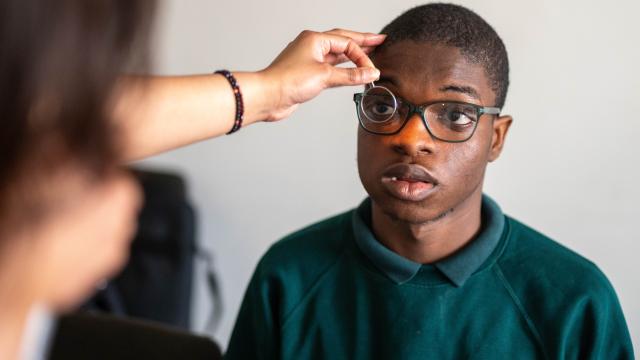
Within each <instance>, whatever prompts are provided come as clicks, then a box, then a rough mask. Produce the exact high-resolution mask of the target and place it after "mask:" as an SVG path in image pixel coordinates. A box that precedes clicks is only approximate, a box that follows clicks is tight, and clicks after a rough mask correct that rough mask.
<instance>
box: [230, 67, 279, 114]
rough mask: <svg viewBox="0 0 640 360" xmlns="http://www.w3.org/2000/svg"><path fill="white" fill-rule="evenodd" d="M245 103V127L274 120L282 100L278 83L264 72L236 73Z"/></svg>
mask: <svg viewBox="0 0 640 360" xmlns="http://www.w3.org/2000/svg"><path fill="white" fill-rule="evenodd" d="M233 75H234V76H235V77H236V79H237V80H238V86H239V87H240V91H241V92H242V97H243V101H244V122H243V124H244V125H250V124H253V123H256V122H260V121H270V120H272V119H273V118H274V113H275V109H277V107H278V104H279V102H280V98H281V95H280V94H281V91H280V89H279V85H278V82H277V81H276V80H275V79H273V78H272V77H271V76H270V75H269V74H268V73H266V72H265V71H264V70H262V71H257V72H234V73H233Z"/></svg>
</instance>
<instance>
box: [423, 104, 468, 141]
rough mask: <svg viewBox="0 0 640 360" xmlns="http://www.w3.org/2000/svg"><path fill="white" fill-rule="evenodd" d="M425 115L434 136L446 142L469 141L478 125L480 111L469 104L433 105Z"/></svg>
mask: <svg viewBox="0 0 640 360" xmlns="http://www.w3.org/2000/svg"><path fill="white" fill-rule="evenodd" d="M425 115H426V118H427V122H428V124H429V129H430V130H431V132H432V133H433V135H434V136H435V137H437V138H440V139H442V140H445V141H465V140H467V139H468V138H469V137H471V135H473V132H474V131H475V128H476V125H477V124H478V109H477V108H476V107H474V106H473V105H469V104H458V103H437V104H432V105H429V106H428V107H427V109H426V110H425Z"/></svg>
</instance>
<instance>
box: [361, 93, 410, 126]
mask: <svg viewBox="0 0 640 360" xmlns="http://www.w3.org/2000/svg"><path fill="white" fill-rule="evenodd" d="M398 106H399V105H398V101H397V99H396V97H395V96H394V95H393V93H392V92H391V91H389V89H387V88H385V87H383V86H374V87H371V88H369V89H367V90H366V91H365V92H364V94H362V101H361V103H360V109H359V113H360V123H361V124H362V126H363V127H364V128H365V129H367V130H369V131H371V132H374V133H378V134H391V133H394V132H396V131H398V130H399V129H400V128H401V127H402V117H401V115H400V114H399V111H398Z"/></svg>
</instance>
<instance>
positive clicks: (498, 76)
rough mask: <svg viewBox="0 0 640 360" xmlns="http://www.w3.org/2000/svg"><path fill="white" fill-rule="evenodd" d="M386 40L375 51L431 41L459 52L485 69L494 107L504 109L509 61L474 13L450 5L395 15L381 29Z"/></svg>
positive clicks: (488, 27)
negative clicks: (407, 41)
mask: <svg viewBox="0 0 640 360" xmlns="http://www.w3.org/2000/svg"><path fill="white" fill-rule="evenodd" d="M381 33H383V34H387V39H386V40H385V42H384V43H383V44H382V45H381V46H380V47H379V48H378V50H377V51H379V50H380V49H383V48H386V47H389V46H391V45H393V44H394V43H396V42H399V41H403V40H412V41H419V42H434V43H441V44H444V45H448V46H453V47H457V48H459V49H460V51H461V53H462V55H463V56H465V57H466V58H467V59H468V60H469V61H471V62H473V63H476V64H480V65H482V66H483V67H484V69H485V72H486V74H487V77H488V78H489V81H490V85H491V88H492V90H493V91H494V93H495V95H496V104H495V106H498V107H502V106H504V101H505V98H506V95H507V88H508V87H509V60H508V58H507V50H506V49H505V46H504V43H503V42H502V39H500V36H498V34H497V33H496V31H495V30H494V29H493V28H492V27H491V25H489V24H488V23H487V22H486V21H484V19H482V18H481V17H480V16H479V15H478V14H476V13H474V12H473V11H471V10H469V9H467V8H465V7H462V6H459V5H453V4H426V5H421V6H418V7H415V8H413V9H410V10H408V11H406V12H405V13H403V14H402V15H400V16H398V17H397V18H396V19H395V20H393V21H392V22H391V23H389V24H388V25H387V26H385V27H384V29H382V31H381Z"/></svg>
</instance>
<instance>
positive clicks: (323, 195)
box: [142, 0, 640, 349]
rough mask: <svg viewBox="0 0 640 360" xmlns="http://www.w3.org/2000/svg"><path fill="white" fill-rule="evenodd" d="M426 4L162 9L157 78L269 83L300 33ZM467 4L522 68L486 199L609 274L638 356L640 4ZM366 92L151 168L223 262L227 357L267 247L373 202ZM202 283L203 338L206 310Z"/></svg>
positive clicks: (245, 3) (163, 159) (332, 1)
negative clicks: (170, 185) (219, 76)
mask: <svg viewBox="0 0 640 360" xmlns="http://www.w3.org/2000/svg"><path fill="white" fill-rule="evenodd" d="M420 3H421V2H417V1H337V0H325V1H294V0H282V1H257V0H236V1H212V0H181V1H178V0H165V1H161V5H162V6H161V13H160V16H159V18H158V23H157V32H156V40H155V41H156V46H155V59H156V72H157V73H159V74H194V73H207V72H210V71H212V70H214V69H218V68H229V69H232V70H258V69H262V68H264V67H266V66H267V65H268V64H269V63H270V61H271V60H272V59H273V58H274V57H275V56H276V55H277V54H278V53H279V52H280V50H281V49H282V48H284V46H285V45H286V44H287V43H288V42H289V41H290V40H292V39H293V38H294V37H295V36H296V35H297V34H298V33H299V32H300V31H301V30H303V29H312V30H329V29H332V28H335V27H342V28H350V29H358V30H362V31H375V32H377V31H379V30H380V29H381V28H382V27H383V26H384V25H385V24H386V23H388V22H389V21H391V20H392V19H393V18H394V17H395V16H397V15H399V14H400V13H401V12H402V11H404V10H406V9H408V8H409V7H412V6H414V5H418V4H420ZM459 3H460V4H463V5H466V6H468V7H470V8H472V9H473V10H475V11H476V12H478V13H479V14H480V15H481V16H483V17H484V18H485V19H487V20H488V22H489V23H491V24H492V25H493V26H494V27H495V29H496V30H497V31H498V33H499V34H500V35H501V36H502V38H503V40H504V41H505V43H506V46H507V50H508V52H509V56H510V61H511V68H512V71H511V83H512V85H511V88H510V90H509V94H508V96H507V104H506V106H505V109H504V113H508V114H512V115H513V116H514V118H515V121H514V124H513V126H512V129H511V132H510V134H509V138H508V139H507V145H506V149H505V151H504V154H503V156H502V158H501V159H499V160H498V161H497V162H495V163H494V164H491V165H490V166H489V170H488V176H487V179H486V186H485V191H486V192H487V193H488V194H490V195H491V196H493V197H494V198H495V199H497V201H498V202H499V203H500V204H501V206H502V207H503V210H504V211H505V212H507V213H509V214H510V215H512V216H514V217H516V218H518V219H520V220H523V221H524V222H525V223H527V224H529V225H531V226H533V227H535V228H536V229H538V230H540V231H542V232H543V233H546V234H547V235H550V236H551V237H553V238H555V239H557V240H558V241H559V242H561V243H562V244H565V245H566V246H568V247H570V248H572V249H574V250H575V251H577V252H579V253H580V254H582V255H584V256H586V257H587V258H589V259H591V260H592V261H594V262H595V263H596V264H598V266H600V268H601V269H602V270H603V271H604V272H605V273H606V274H607V275H608V277H609V279H610V280H611V282H612V283H613V285H614V287H615V288H616V290H617V293H618V296H619V298H620V301H621V303H622V306H623V309H624V311H625V315H626V318H627V322H628V324H629V326H630V328H631V333H632V337H633V339H634V343H635V348H636V349H638V348H639V347H640V306H639V305H640V269H639V268H638V265H639V262H638V257H639V255H638V254H639V252H640V234H639V232H638V223H639V215H640V210H639V209H638V207H639V203H640V170H639V169H638V164H639V161H638V157H639V155H640V151H639V150H638V147H637V141H638V139H640V116H639V115H640V111H638V110H639V109H640V102H639V97H640V70H638V66H639V64H640V46H638V38H639V37H640V22H639V21H638V18H637V14H638V13H640V2H638V1H633V0H629V1H557V0H553V1H552V0H542V1H541V0H539V1H526V2H525V1H508V0H483V1H459ZM356 90H357V89H355V88H353V89H337V90H331V91H328V92H325V93H324V94H322V95H321V96H320V97H318V98H317V99H315V100H314V101H312V102H310V103H308V104H306V105H304V106H302V107H301V108H300V109H299V110H298V111H297V112H296V113H295V114H294V115H293V116H292V117H291V118H290V119H289V120H287V121H284V122H281V123H277V124H258V125H256V126H251V127H248V128H246V129H243V130H242V131H241V132H240V133H238V134H236V135H234V136H231V137H224V138H221V139H216V140H215V141H207V142H203V143H200V144H196V145H193V146H190V147H187V148H184V149H180V150H176V151H173V152H170V153H167V154H164V155H161V156H157V157H154V158H152V159H149V160H146V161H144V162H143V163H142V164H143V165H144V166H149V167H156V168H157V167H162V168H167V169H174V170H179V171H181V172H182V173H184V174H185V175H186V177H187V180H188V181H189V183H190V186H191V187H190V190H191V192H190V194H191V198H192V200H193V202H194V203H195V205H196V206H197V207H198V209H199V226H200V228H199V236H200V239H201V241H202V244H203V246H204V247H206V248H208V249H211V250H212V251H213V252H214V254H215V261H216V264H215V265H216V269H217V271H218V273H219V276H220V281H221V287H222V291H223V299H224V306H225V312H224V316H223V318H222V322H221V324H220V326H219V327H218V329H217V330H216V332H215V333H214V334H212V335H213V336H214V337H215V338H216V339H217V340H218V341H219V342H220V343H221V344H222V346H223V347H226V343H227V341H228V338H229V336H230V332H231V329H232V326H233V323H234V321H235V317H236V314H237V311H238V308H239V305H240V301H241V299H242V296H243V293H244V290H245V287H246V285H247V283H248V280H249V278H250V276H251V273H252V271H253V269H254V267H255V264H256V263H257V261H258V259H259V257H260V256H261V254H262V253H263V252H264V251H265V250H266V249H267V248H268V247H269V246H270V244H272V243H273V242H274V241H276V240H277V239H278V238H280V237H282V236H283V235H285V234H287V233H289V232H291V231H293V230H296V229H298V228H300V227H302V226H304V225H307V224H309V223H311V222H314V221H317V220H319V219H322V218H324V217H327V216H329V215H332V214H335V213H337V212H341V211H344V210H347V209H349V208H351V207H354V206H355V205H356V204H357V203H358V202H359V201H360V200H361V199H362V198H363V197H364V196H365V193H364V191H363V189H362V187H361V185H360V182H359V179H358V174H357V170H356V161H355V144H356V129H357V128H356V126H357V124H356V118H355V113H354V106H353V104H352V102H351V94H352V93H353V92H355V91H356ZM185 121H186V120H185ZM212 121H213V120H212ZM200 273H201V272H200ZM560 275H561V274H559V276H560ZM199 281H200V282H199V286H198V288H197V289H196V291H195V301H194V303H195V306H196V309H197V311H196V313H195V314H194V320H195V330H197V331H201V330H202V329H203V326H204V320H205V318H206V315H207V314H208V311H209V306H210V305H209V299H208V298H207V297H206V294H205V293H204V291H203V286H204V283H203V282H202V279H200V280H199Z"/></svg>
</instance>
